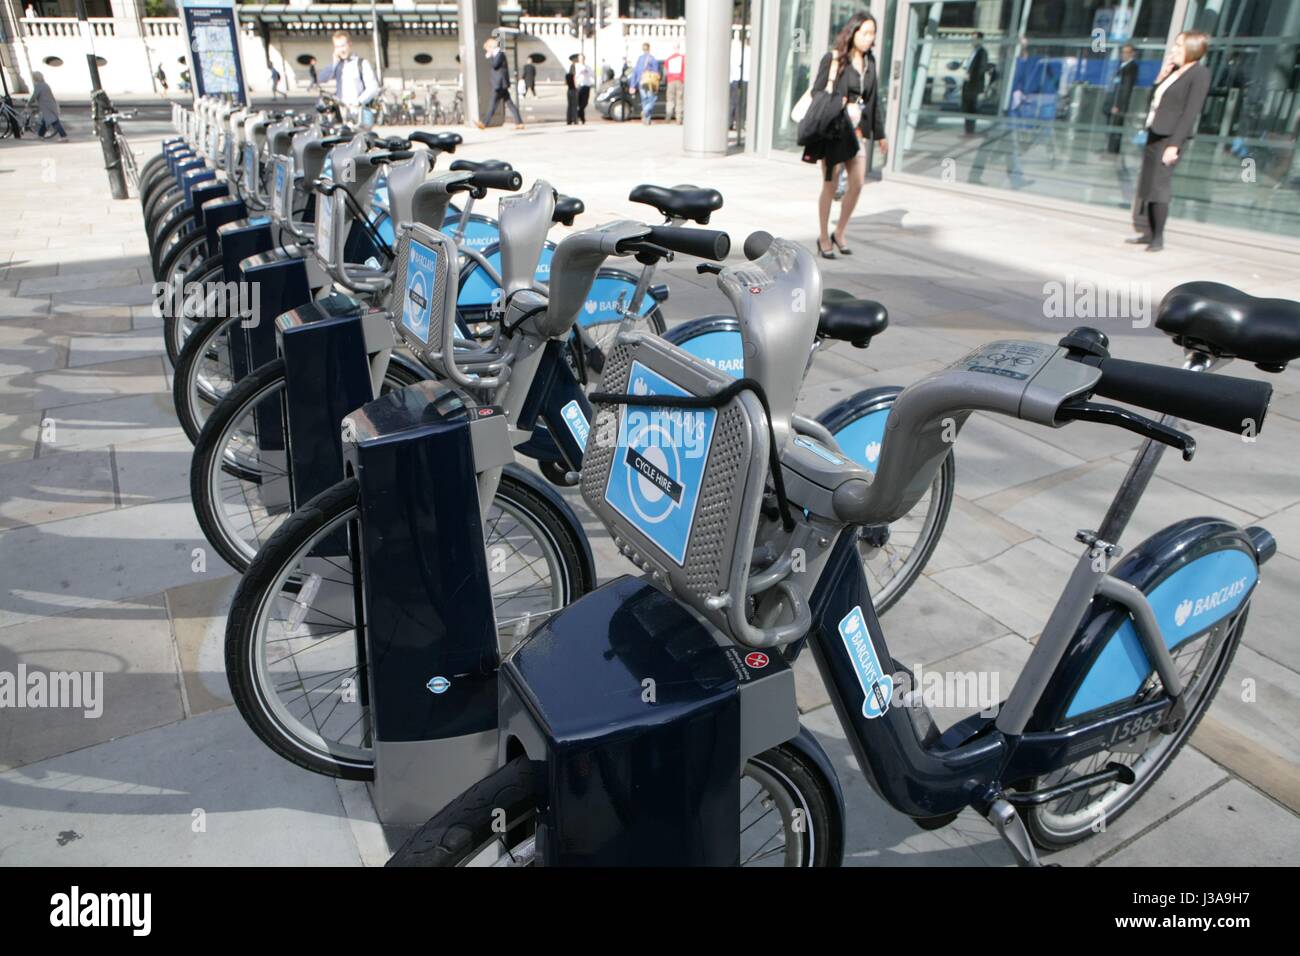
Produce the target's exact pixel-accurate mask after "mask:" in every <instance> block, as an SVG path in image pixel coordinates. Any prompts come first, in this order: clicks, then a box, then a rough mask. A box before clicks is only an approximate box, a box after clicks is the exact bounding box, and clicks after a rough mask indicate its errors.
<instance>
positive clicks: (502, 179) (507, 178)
mask: <svg viewBox="0 0 1300 956" xmlns="http://www.w3.org/2000/svg"><path fill="white" fill-rule="evenodd" d="M465 183H466V185H468V186H469V187H470V188H472V189H475V190H485V189H502V190H505V191H507V192H515V191H516V190H518V189H519V188H520V187H521V186H522V185H523V184H524V177H522V176H520V175H519V173H517V172H516V171H515V170H513V169H510V168H509V167H507V168H505V169H499V168H495V167H480V168H478V169H476V170H474V173H473V175H471V176H470V177H469V178H468V179H466V180H465Z"/></svg>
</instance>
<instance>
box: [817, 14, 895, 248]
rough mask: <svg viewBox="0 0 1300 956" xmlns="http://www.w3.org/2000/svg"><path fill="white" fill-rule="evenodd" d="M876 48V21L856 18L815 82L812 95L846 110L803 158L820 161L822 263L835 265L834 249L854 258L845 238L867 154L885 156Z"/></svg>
mask: <svg viewBox="0 0 1300 956" xmlns="http://www.w3.org/2000/svg"><path fill="white" fill-rule="evenodd" d="M875 43H876V18H875V17H873V16H872V15H871V14H869V13H859V14H856V15H855V16H854V17H853V18H852V19H850V20H849V22H848V23H846V24H845V25H844V29H842V30H841V31H840V32H839V35H838V36H837V37H836V38H835V44H834V46H833V47H832V49H831V52H829V53H827V54H826V55H825V56H823V57H822V61H821V65H820V66H819V67H818V68H817V78H816V79H815V80H814V81H813V87H812V88H813V90H814V91H817V90H825V91H826V92H827V93H829V94H830V95H832V96H835V97H838V98H840V99H841V100H842V101H843V104H844V108H843V111H842V114H841V117H840V119H839V121H838V122H837V124H836V126H835V127H834V129H833V131H832V135H831V136H829V137H828V138H826V139H823V140H821V141H819V142H818V143H816V144H815V145H813V146H810V147H809V148H808V149H807V150H805V152H804V159H805V160H808V161H815V160H820V161H821V166H822V191H821V195H820V196H819V197H818V199H817V223H818V234H817V251H818V252H819V253H820V254H821V256H822V258H824V259H834V258H835V250H836V249H838V250H839V252H840V255H843V256H847V255H852V250H850V249H849V248H848V246H847V245H846V244H845V239H844V233H845V231H846V230H847V229H848V227H849V218H850V217H851V216H852V215H853V208H854V207H855V206H856V205H857V204H858V195H859V194H860V193H861V192H862V184H863V182H864V181H865V180H866V174H867V150H870V149H871V145H872V144H873V143H879V144H880V155H881V157H882V158H885V157H887V156H888V155H889V141H888V140H886V139H885V117H884V113H883V112H882V111H881V108H880V93H879V87H878V85H877V82H876V58H875V55H874V54H873V53H872V51H871V48H872V47H873V46H875ZM864 146H865V149H864V148H863V147H864ZM841 164H843V165H844V167H845V169H846V170H847V171H848V186H847V188H846V189H845V190H844V198H843V199H842V200H841V201H840V218H839V221H838V222H837V223H836V224H835V232H834V233H830V232H829V227H830V217H831V203H832V202H833V201H834V199H835V181H836V179H838V178H839V167H840V165H841Z"/></svg>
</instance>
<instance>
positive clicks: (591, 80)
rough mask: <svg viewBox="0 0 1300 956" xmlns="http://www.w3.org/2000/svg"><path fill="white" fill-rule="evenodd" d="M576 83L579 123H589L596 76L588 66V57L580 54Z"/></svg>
mask: <svg viewBox="0 0 1300 956" xmlns="http://www.w3.org/2000/svg"><path fill="white" fill-rule="evenodd" d="M574 82H576V83H577V85H578V122H579V123H582V124H583V125H584V126H585V125H586V123H587V104H588V103H590V102H591V88H592V87H593V86H595V85H596V74H595V72H594V71H593V70H592V69H591V67H590V66H588V65H587V55H586V54H585V53H579V54H578V69H577V74H576V77H575V80H574Z"/></svg>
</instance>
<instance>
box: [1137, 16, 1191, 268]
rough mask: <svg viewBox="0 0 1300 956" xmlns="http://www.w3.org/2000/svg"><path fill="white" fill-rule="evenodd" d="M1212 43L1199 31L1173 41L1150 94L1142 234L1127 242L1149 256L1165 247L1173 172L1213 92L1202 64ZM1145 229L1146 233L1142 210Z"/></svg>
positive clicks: (1140, 192) (1140, 189)
mask: <svg viewBox="0 0 1300 956" xmlns="http://www.w3.org/2000/svg"><path fill="white" fill-rule="evenodd" d="M1209 45H1210V38H1209V36H1208V35H1207V34H1205V33H1202V32H1200V31H1199V30H1188V31H1186V32H1184V33H1180V34H1178V36H1177V37H1175V38H1174V43H1173V46H1172V47H1170V49H1169V58H1168V59H1167V60H1166V62H1165V66H1164V68H1163V69H1162V70H1161V71H1160V76H1159V77H1158V78H1157V81H1156V88H1155V90H1154V92H1153V93H1152V94H1151V109H1150V112H1148V113H1147V125H1146V133H1147V143H1146V148H1145V149H1144V150H1143V152H1142V173H1141V175H1139V176H1138V184H1137V196H1136V198H1135V200H1134V204H1135V205H1134V209H1135V211H1136V213H1137V215H1135V217H1134V218H1135V220H1136V221H1137V224H1138V228H1139V230H1140V231H1141V234H1140V235H1137V236H1134V237H1133V238H1132V239H1127V240H1125V241H1126V242H1129V243H1133V244H1136V245H1145V246H1146V247H1147V252H1159V251H1160V250H1161V249H1163V248H1164V247H1165V241H1164V233H1165V220H1166V219H1168V218H1169V203H1170V200H1171V199H1172V198H1173V179H1174V168H1175V167H1176V166H1177V165H1178V161H1179V160H1180V159H1181V158H1182V155H1183V150H1184V148H1185V147H1186V145H1187V141H1188V140H1189V139H1191V138H1192V136H1193V135H1194V134H1195V132H1196V121H1197V120H1198V119H1199V118H1200V115H1201V107H1202V106H1204V105H1205V97H1206V95H1207V94H1208V93H1209V92H1210V71H1209V70H1208V69H1206V68H1205V65H1204V64H1202V63H1201V59H1202V58H1203V57H1204V56H1205V51H1206V50H1207V49H1208V48H1209ZM1143 209H1145V213H1146V216H1145V218H1146V222H1145V226H1146V228H1145V229H1143V228H1142V215H1141V213H1142V211H1143Z"/></svg>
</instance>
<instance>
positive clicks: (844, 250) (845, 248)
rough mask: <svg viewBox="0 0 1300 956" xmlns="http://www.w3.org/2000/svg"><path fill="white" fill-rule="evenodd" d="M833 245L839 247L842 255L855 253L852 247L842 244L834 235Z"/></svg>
mask: <svg viewBox="0 0 1300 956" xmlns="http://www.w3.org/2000/svg"><path fill="white" fill-rule="evenodd" d="M831 246H832V247H834V248H836V249H838V250H839V251H840V255H842V256H851V255H853V250H852V249H850V248H849V247H848V246H842V245H840V241H839V240H838V239H836V238H835V237H834V236H831Z"/></svg>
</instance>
